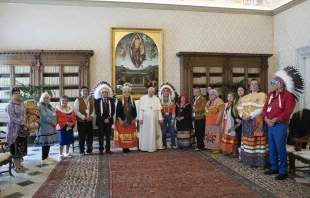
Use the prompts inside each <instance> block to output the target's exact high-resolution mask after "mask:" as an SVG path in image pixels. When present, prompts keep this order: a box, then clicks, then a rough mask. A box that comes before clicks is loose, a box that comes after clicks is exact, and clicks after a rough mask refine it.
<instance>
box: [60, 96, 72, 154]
mask: <svg viewBox="0 0 310 198" xmlns="http://www.w3.org/2000/svg"><path fill="white" fill-rule="evenodd" d="M68 100H69V97H68V96H66V95H64V96H61V97H60V105H57V107H56V116H57V120H58V124H57V126H56V129H57V131H58V133H59V157H58V158H59V160H62V159H64V158H65V157H70V156H71V154H69V149H70V144H73V142H74V136H73V128H74V125H75V122H76V116H75V113H74V108H73V107H72V106H71V105H70V104H68ZM64 146H66V151H65V153H64V154H63V148H64Z"/></svg>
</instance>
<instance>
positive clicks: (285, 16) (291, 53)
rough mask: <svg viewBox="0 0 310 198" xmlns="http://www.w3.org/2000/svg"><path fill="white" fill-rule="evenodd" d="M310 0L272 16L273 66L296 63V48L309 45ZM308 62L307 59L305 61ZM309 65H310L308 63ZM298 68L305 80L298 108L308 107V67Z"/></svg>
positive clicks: (282, 66)
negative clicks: (303, 92) (302, 98)
mask: <svg viewBox="0 0 310 198" xmlns="http://www.w3.org/2000/svg"><path fill="white" fill-rule="evenodd" d="M309 14H310V1H305V2H303V3H301V4H298V5H297V6H295V7H293V8H290V9H288V10H286V11H284V12H282V13H280V14H277V15H276V16H275V17H274V54H275V68H276V69H279V68H284V67H286V66H287V65H294V66H297V67H299V68H300V66H299V65H298V63H297V56H296V55H297V54H296V50H297V49H299V48H302V47H307V46H310V15H309ZM306 62H308V63H309V61H306ZM309 67H310V65H309ZM309 67H306V68H300V69H301V71H303V76H304V78H305V81H306V91H307V89H308V92H307V93H306V94H305V98H304V101H302V103H301V104H300V105H301V106H300V107H298V108H310V103H309V102H306V101H309V100H310V93H309V87H310V79H309V75H310V68H309Z"/></svg>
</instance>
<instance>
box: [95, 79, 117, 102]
mask: <svg viewBox="0 0 310 198" xmlns="http://www.w3.org/2000/svg"><path fill="white" fill-rule="evenodd" d="M104 91H107V92H108V97H110V98H115V93H114V91H113V90H112V88H111V85H110V84H109V83H107V82H105V81H101V82H99V83H97V85H95V86H94V88H93V89H92V90H91V92H90V95H91V96H92V97H94V98H95V99H99V98H101V97H102V92H104Z"/></svg>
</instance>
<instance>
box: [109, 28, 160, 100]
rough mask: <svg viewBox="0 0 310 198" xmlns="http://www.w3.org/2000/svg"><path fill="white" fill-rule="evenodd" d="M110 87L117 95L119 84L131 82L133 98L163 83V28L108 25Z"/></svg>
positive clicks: (118, 96)
mask: <svg viewBox="0 0 310 198" xmlns="http://www.w3.org/2000/svg"><path fill="white" fill-rule="evenodd" d="M111 49H112V50H111V51H112V88H113V89H114V90H115V93H116V97H117V98H118V99H119V98H120V97H121V95H122V92H121V89H120V88H121V86H122V85H123V84H124V83H126V82H127V83H130V84H132V97H133V99H139V98H140V97H141V96H143V95H145V94H147V89H148V87H151V86H152V87H154V88H155V90H156V92H157V91H158V87H159V86H160V85H161V84H162V83H163V30H162V29H144V28H116V27H112V28H111Z"/></svg>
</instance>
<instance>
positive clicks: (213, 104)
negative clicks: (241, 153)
mask: <svg viewBox="0 0 310 198" xmlns="http://www.w3.org/2000/svg"><path fill="white" fill-rule="evenodd" d="M218 96H219V94H218V92H217V91H216V90H215V89H211V90H210V91H209V97H210V100H209V101H208V102H207V104H206V112H205V115H206V129H205V148H207V149H211V150H212V151H213V153H220V152H221V150H220V147H221V133H222V120H223V112H224V106H225V105H224V102H223V100H222V99H220V98H219V97H218Z"/></svg>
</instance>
